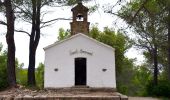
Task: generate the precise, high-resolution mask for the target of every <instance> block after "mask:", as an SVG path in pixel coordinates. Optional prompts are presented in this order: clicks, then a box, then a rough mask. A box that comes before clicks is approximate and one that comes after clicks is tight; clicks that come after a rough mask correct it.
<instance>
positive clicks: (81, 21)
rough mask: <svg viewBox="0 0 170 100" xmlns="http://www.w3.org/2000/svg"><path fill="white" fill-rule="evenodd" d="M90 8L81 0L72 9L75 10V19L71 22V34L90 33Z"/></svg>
mask: <svg viewBox="0 0 170 100" xmlns="http://www.w3.org/2000/svg"><path fill="white" fill-rule="evenodd" d="M88 10H89V9H88V8H87V7H85V6H84V5H83V4H82V2H81V1H79V3H78V5H76V6H75V7H74V8H72V9H71V11H72V12H73V20H72V22H71V23H70V24H71V35H75V34H77V33H83V34H86V35H88V33H89V25H90V23H89V22H87V21H88Z"/></svg>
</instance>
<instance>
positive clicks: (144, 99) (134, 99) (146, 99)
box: [129, 97, 161, 100]
mask: <svg viewBox="0 0 170 100" xmlns="http://www.w3.org/2000/svg"><path fill="white" fill-rule="evenodd" d="M129 100H161V99H158V98H152V97H129Z"/></svg>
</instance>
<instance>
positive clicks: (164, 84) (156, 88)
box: [146, 80, 170, 97]
mask: <svg viewBox="0 0 170 100" xmlns="http://www.w3.org/2000/svg"><path fill="white" fill-rule="evenodd" d="M146 90H147V94H148V95H149V96H161V97H170V82H169V81H167V80H160V81H159V82H158V85H154V84H153V82H152V81H150V82H149V84H148V85H147V87H146Z"/></svg>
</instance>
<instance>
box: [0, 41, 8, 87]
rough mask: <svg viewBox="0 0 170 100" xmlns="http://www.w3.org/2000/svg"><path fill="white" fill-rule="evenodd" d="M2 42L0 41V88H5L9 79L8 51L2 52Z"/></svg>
mask: <svg viewBox="0 0 170 100" xmlns="http://www.w3.org/2000/svg"><path fill="white" fill-rule="evenodd" d="M2 47H3V46H2V44H1V43H0V90H2V89H5V88H6V87H7V86H8V80H7V68H6V64H7V53H6V52H5V51H4V52H2Z"/></svg>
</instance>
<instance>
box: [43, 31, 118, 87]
mask: <svg viewBox="0 0 170 100" xmlns="http://www.w3.org/2000/svg"><path fill="white" fill-rule="evenodd" d="M76 50H77V51H78V52H76V53H75V54H71V53H73V52H74V51H76ZM80 50H83V51H87V52H90V53H92V55H89V54H86V53H80ZM77 57H85V58H86V59H87V86H89V87H99V88H100V87H109V88H116V79H115V52H114V49H112V48H109V47H107V46H104V45H101V44H100V43H98V42H96V41H94V40H92V39H89V38H87V36H84V35H82V34H78V35H77V36H73V38H70V39H68V40H66V41H64V42H62V43H57V45H55V44H54V45H52V46H49V47H46V48H45V74H44V75H45V77H44V78H45V79H44V87H45V88H60V87H72V86H74V85H75V76H74V75H75V64H74V59H75V58H77ZM56 68H57V69H58V71H54V69H56ZM103 68H104V69H107V71H105V72H103V71H102V69H103Z"/></svg>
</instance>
